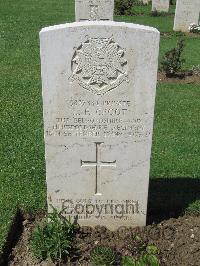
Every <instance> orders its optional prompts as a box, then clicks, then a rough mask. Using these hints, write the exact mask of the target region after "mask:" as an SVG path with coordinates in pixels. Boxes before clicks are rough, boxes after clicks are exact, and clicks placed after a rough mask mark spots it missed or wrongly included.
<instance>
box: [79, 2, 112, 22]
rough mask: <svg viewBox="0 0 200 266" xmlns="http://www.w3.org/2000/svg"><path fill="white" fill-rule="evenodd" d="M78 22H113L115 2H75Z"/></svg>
mask: <svg viewBox="0 0 200 266" xmlns="http://www.w3.org/2000/svg"><path fill="white" fill-rule="evenodd" d="M75 13H76V21H85V20H90V21H95V20H113V14H114V0H75Z"/></svg>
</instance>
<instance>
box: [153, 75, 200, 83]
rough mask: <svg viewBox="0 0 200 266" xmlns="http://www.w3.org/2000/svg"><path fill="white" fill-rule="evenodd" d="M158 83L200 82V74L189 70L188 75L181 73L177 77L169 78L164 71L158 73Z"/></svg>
mask: <svg viewBox="0 0 200 266" xmlns="http://www.w3.org/2000/svg"><path fill="white" fill-rule="evenodd" d="M158 83H179V84H200V75H194V74H191V75H190V73H189V72H188V73H186V75H185V76H184V75H182V74H179V75H177V76H176V77H170V78H167V77H166V76H165V74H164V73H161V72H159V73H158Z"/></svg>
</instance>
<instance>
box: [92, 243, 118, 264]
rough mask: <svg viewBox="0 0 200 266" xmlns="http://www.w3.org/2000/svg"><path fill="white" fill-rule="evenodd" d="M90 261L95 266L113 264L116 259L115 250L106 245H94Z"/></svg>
mask: <svg viewBox="0 0 200 266" xmlns="http://www.w3.org/2000/svg"><path fill="white" fill-rule="evenodd" d="M90 256H91V262H92V264H93V265H95V266H109V265H113V263H114V262H115V260H116V255H115V252H114V251H113V250H112V249H111V248H108V247H101V246H98V247H95V248H94V249H93V250H92V252H91V254H90Z"/></svg>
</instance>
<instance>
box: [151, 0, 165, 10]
mask: <svg viewBox="0 0 200 266" xmlns="http://www.w3.org/2000/svg"><path fill="white" fill-rule="evenodd" d="M152 11H158V12H168V11H169V0H152Z"/></svg>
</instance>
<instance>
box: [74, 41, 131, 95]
mask: <svg viewBox="0 0 200 266" xmlns="http://www.w3.org/2000/svg"><path fill="white" fill-rule="evenodd" d="M72 72H73V74H72V76H71V80H72V81H74V80H76V81H77V82H78V83H79V85H80V86H82V87H83V88H84V89H86V90H88V91H91V92H93V93H95V94H98V95H102V94H105V93H106V92H108V91H110V90H112V89H114V88H116V87H118V86H119V85H120V84H121V83H122V82H124V81H127V82H128V73H127V60H126V58H125V51H124V50H123V49H122V48H121V47H120V46H119V44H117V43H116V42H114V40H113V39H112V38H89V39H88V40H87V41H86V42H84V43H82V44H81V45H80V47H78V48H77V49H76V51H75V53H74V56H73V58H72Z"/></svg>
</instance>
